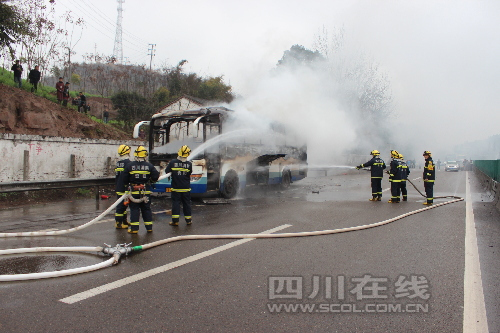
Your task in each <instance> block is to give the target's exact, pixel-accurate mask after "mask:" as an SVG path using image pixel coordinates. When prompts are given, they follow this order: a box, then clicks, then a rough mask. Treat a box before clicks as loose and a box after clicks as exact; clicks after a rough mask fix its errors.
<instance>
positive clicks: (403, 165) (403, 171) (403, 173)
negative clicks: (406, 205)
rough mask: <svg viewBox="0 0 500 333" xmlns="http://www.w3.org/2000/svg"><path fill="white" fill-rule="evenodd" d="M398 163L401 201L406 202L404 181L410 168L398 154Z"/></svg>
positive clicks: (406, 195) (401, 155)
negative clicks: (399, 167) (399, 166)
mask: <svg viewBox="0 0 500 333" xmlns="http://www.w3.org/2000/svg"><path fill="white" fill-rule="evenodd" d="M399 163H400V165H401V185H400V187H401V195H402V196H403V201H408V190H407V189H406V181H407V180H408V175H409V174H410V168H408V165H407V164H406V162H405V161H404V156H403V154H399Z"/></svg>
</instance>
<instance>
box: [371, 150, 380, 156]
mask: <svg viewBox="0 0 500 333" xmlns="http://www.w3.org/2000/svg"><path fill="white" fill-rule="evenodd" d="M370 155H373V156H377V155H380V152H379V151H378V150H377V149H375V150H372V151H371V152H370Z"/></svg>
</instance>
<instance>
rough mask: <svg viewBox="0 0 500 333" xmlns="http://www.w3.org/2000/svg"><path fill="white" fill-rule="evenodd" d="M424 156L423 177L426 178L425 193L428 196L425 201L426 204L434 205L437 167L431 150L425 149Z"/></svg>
mask: <svg viewBox="0 0 500 333" xmlns="http://www.w3.org/2000/svg"><path fill="white" fill-rule="evenodd" d="M423 156H424V158H425V166H424V173H423V177H422V178H424V188H425V195H426V196H427V201H426V202H424V205H432V204H433V203H434V181H435V180H436V168H435V165H434V161H433V160H432V154H431V152H430V151H428V150H426V151H424V153H423Z"/></svg>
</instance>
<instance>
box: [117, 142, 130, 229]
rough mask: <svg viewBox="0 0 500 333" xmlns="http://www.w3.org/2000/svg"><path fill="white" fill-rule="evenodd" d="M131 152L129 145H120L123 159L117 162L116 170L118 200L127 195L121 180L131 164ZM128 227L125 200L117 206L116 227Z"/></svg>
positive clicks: (119, 151)
mask: <svg viewBox="0 0 500 333" xmlns="http://www.w3.org/2000/svg"><path fill="white" fill-rule="evenodd" d="M130 151H131V149H130V147H129V146H127V145H120V147H118V155H119V156H120V158H121V159H120V160H119V161H118V162H116V168H115V191H116V195H117V196H118V198H119V197H121V196H122V195H124V194H125V190H126V189H125V185H124V184H121V183H120V182H119V179H120V176H121V174H122V173H123V171H124V170H125V167H126V166H127V164H129V163H130ZM128 226H129V223H128V219H127V205H126V204H125V200H123V201H121V202H120V203H119V204H118V206H116V210H115V227H116V229H127V228H128Z"/></svg>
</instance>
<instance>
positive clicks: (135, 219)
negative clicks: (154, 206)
mask: <svg viewBox="0 0 500 333" xmlns="http://www.w3.org/2000/svg"><path fill="white" fill-rule="evenodd" d="M147 156H148V151H147V150H146V148H144V147H143V146H139V147H138V148H137V149H136V150H135V151H134V161H132V162H130V163H128V164H127V166H125V170H124V172H123V173H122V175H121V176H120V183H121V184H123V186H126V187H128V191H129V193H130V194H131V195H132V197H131V198H130V203H129V205H130V226H129V228H128V232H129V233H130V234H137V233H138V232H139V220H140V216H141V213H142V220H143V221H144V225H145V226H146V230H147V232H152V231H153V213H152V212H151V202H150V195H151V183H154V182H156V181H157V180H158V178H159V177H160V173H159V172H158V170H156V168H155V167H154V166H153V164H151V163H149V162H147V161H146V157H147Z"/></svg>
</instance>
